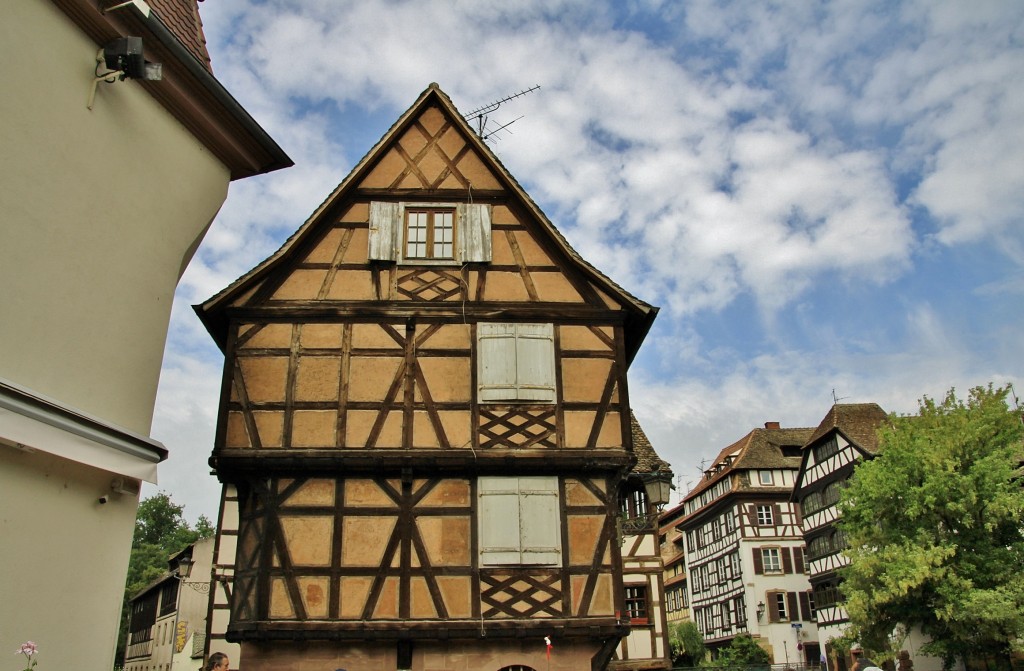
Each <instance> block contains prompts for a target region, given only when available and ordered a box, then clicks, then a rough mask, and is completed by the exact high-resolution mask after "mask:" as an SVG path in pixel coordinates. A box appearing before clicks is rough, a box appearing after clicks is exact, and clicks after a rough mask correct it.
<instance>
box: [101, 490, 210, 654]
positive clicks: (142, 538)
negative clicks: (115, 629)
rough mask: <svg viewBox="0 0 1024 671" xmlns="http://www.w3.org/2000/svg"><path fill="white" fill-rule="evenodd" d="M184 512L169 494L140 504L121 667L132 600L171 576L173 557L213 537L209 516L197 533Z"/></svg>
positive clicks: (119, 646)
mask: <svg viewBox="0 0 1024 671" xmlns="http://www.w3.org/2000/svg"><path fill="white" fill-rule="evenodd" d="M184 512H185V506H183V505H178V504H177V503H174V501H172V500H171V497H170V496H169V495H168V494H167V493H165V492H160V493H158V494H154V495H153V496H151V497H149V498H147V499H143V501H142V502H141V503H139V510H138V513H137V515H136V518H135V534H134V536H133V538H132V554H131V559H129V561H128V576H127V579H126V580H125V587H124V601H123V603H122V608H121V629H120V632H119V634H118V641H117V658H116V660H115V663H116V665H118V666H120V665H122V664H123V663H124V647H125V643H126V642H127V636H128V600H129V599H131V598H132V597H133V596H135V594H136V593H138V591H139V590H141V589H142V588H143V587H145V586H146V585H148V584H150V583H151V582H153V581H154V580H156V579H157V578H159V577H160V576H162V575H163V574H164V573H165V572H167V570H168V565H167V562H168V560H169V559H170V557H171V555H173V554H175V553H176V552H178V551H180V550H183V549H185V548H186V547H187V546H188V545H190V544H191V543H194V542H196V541H197V540H199V539H200V538H209V537H211V536H213V533H214V528H213V525H212V524H211V523H210V520H209V519H207V518H206V516H204V515H200V516H199V519H198V520H197V521H196V528H195V529H193V528H191V527H190V526H189V524H188V521H187V520H185V517H184Z"/></svg>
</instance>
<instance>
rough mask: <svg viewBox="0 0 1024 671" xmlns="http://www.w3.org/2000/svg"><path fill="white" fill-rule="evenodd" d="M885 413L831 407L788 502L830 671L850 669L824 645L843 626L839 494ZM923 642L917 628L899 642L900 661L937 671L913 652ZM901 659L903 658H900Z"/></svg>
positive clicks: (868, 452)
mask: <svg viewBox="0 0 1024 671" xmlns="http://www.w3.org/2000/svg"><path fill="white" fill-rule="evenodd" d="M887 419H888V415H887V414H886V412H885V411H884V410H882V408H881V407H879V406H878V405H877V404H876V403H837V404H835V405H833V406H832V408H831V409H830V410H829V411H828V414H827V415H825V417H824V419H822V420H821V423H820V424H819V425H818V428H817V429H815V431H814V435H812V436H811V438H810V439H809V440H808V441H807V444H806V445H805V446H804V449H803V457H802V459H801V462H800V471H799V474H798V475H797V479H796V484H795V485H794V487H793V494H792V500H793V501H794V502H796V503H797V504H798V505H799V506H800V508H801V510H802V511H803V533H804V541H805V543H806V548H807V549H806V555H807V556H806V559H807V566H808V569H809V572H810V582H811V587H812V590H813V592H812V597H813V599H814V605H815V608H816V614H817V621H818V634H819V640H820V641H821V645H822V646H824V649H825V653H826V655H827V657H828V665H829V668H830V669H833V670H834V671H846V669H848V668H851V666H852V660H851V659H850V658H849V657H846V656H845V655H843V654H841V653H839V652H838V651H837V650H834V649H833V647H832V646H831V645H830V644H829V641H831V640H832V639H835V638H839V637H841V636H842V635H843V634H845V633H846V629H847V627H848V626H849V624H848V623H849V617H848V615H847V613H846V609H845V608H843V600H842V592H841V588H840V583H841V580H840V577H839V571H840V569H841V568H842V567H844V566H846V565H847V564H848V563H849V559H848V558H847V557H846V555H845V554H844V553H843V550H844V549H845V548H846V547H847V542H846V539H845V538H844V536H843V532H842V530H841V529H840V528H839V526H838V525H837V522H839V520H840V519H841V515H840V514H839V511H838V506H837V505H836V504H837V503H838V502H839V493H840V490H841V489H842V487H843V486H845V484H846V482H847V481H848V480H849V479H850V478H851V477H853V474H854V470H855V469H856V467H857V465H858V464H859V463H861V462H862V461H864V460H865V459H872V458H874V457H875V456H876V455H877V454H878V453H879V449H880V446H879V440H878V429H879V428H880V427H881V426H882V424H883V423H884V422H885V421H887ZM927 641H928V638H927V636H925V635H924V634H923V633H922V632H921V630H920V628H914V629H911V630H910V631H909V632H906V637H905V638H904V639H903V640H902V641H899V642H898V643H899V645H900V647H901V648H902V653H901V658H905V659H907V660H912V662H913V668H914V669H917V671H938V670H939V669H941V668H943V665H942V660H940V659H938V658H936V657H931V656H928V655H922V654H920V653H919V652H918V651H919V650H920V648H921V645H923V644H924V643H925V642H927ZM903 656H905V657H903Z"/></svg>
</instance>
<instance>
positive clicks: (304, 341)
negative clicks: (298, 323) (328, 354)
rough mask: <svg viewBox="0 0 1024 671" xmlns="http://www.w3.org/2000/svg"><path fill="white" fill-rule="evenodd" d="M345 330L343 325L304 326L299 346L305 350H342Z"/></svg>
mask: <svg viewBox="0 0 1024 671" xmlns="http://www.w3.org/2000/svg"><path fill="white" fill-rule="evenodd" d="M343 330H344V327H343V326H342V325H341V324H303V325H302V331H301V335H300V336H299V345H300V346H301V347H302V348H303V349H332V350H338V349H341V345H342V336H343Z"/></svg>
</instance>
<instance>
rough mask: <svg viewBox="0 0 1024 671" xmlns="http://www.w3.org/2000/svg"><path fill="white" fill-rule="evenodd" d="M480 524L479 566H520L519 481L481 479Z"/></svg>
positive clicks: (478, 484)
mask: <svg viewBox="0 0 1024 671" xmlns="http://www.w3.org/2000/svg"><path fill="white" fill-rule="evenodd" d="M477 496H478V499H479V506H478V507H477V515H478V518H479V520H480V564H481V565H483V566H495V565H509V564H520V563H521V562H522V553H521V546H520V538H519V525H520V522H519V480H518V479H517V478H503V477H481V478H480V479H479V480H477Z"/></svg>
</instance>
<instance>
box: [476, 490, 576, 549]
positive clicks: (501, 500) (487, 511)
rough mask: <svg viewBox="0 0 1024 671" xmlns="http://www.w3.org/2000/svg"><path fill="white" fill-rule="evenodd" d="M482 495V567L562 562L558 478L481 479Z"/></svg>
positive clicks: (480, 505)
mask: <svg viewBox="0 0 1024 671" xmlns="http://www.w3.org/2000/svg"><path fill="white" fill-rule="evenodd" d="M477 495H478V500H479V507H478V510H477V513H478V517H479V520H480V565H481V566H508V565H533V566H553V565H558V564H559V563H560V562H561V546H562V542H561V523H560V516H559V506H558V478H557V477H555V476H523V477H499V476H486V477H481V478H480V479H479V480H478V481H477Z"/></svg>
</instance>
